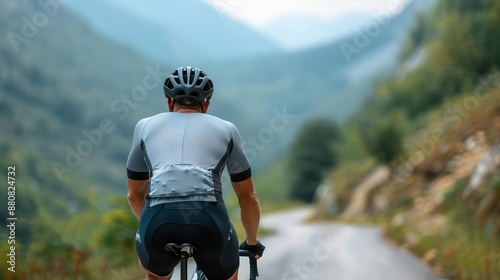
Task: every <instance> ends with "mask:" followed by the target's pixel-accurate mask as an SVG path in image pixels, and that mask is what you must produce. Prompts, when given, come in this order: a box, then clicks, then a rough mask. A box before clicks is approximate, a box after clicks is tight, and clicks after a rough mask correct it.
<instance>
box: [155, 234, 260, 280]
mask: <svg viewBox="0 0 500 280" xmlns="http://www.w3.org/2000/svg"><path fill="white" fill-rule="evenodd" d="M195 249H196V248H195V247H194V246H193V245H191V244H189V243H183V244H176V243H167V244H166V245H165V250H167V251H171V252H174V254H175V255H176V256H179V257H181V280H187V279H188V278H187V277H188V272H187V269H188V263H187V262H188V259H189V258H191V257H192V256H193V252H194V250H195ZM240 257H248V258H249V260H250V280H255V279H256V278H257V276H259V272H258V269H257V259H256V258H255V253H254V252H252V251H248V250H240ZM191 280H208V279H207V277H206V276H205V273H203V271H201V270H199V269H198V268H196V269H195V270H194V272H193V276H192V277H191Z"/></svg>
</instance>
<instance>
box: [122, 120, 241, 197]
mask: <svg viewBox="0 0 500 280" xmlns="http://www.w3.org/2000/svg"><path fill="white" fill-rule="evenodd" d="M227 161H229V162H230V164H228V172H229V174H230V175H231V176H238V175H240V176H241V175H244V174H242V173H245V172H250V166H249V163H248V160H247V158H246V156H245V154H244V152H243V148H242V144H241V138H240V136H239V133H238V131H237V129H236V127H235V126H234V125H233V124H232V123H230V122H227V121H224V120H222V119H220V118H217V117H214V116H211V115H207V114H201V113H191V114H185V113H173V112H171V113H162V114H158V115H155V116H152V117H150V118H146V119H143V120H141V121H140V122H139V123H138V124H137V126H136V129H135V132H134V140H133V147H132V151H131V153H130V156H129V159H128V162H127V168H128V169H129V171H130V172H132V173H134V172H136V173H142V174H143V175H145V173H147V174H148V175H149V176H150V178H151V181H150V186H149V190H148V198H151V199H152V201H151V206H153V205H155V204H158V203H166V202H178V201H218V200H220V199H219V197H220V195H221V193H222V187H221V182H220V176H221V173H222V171H223V169H224V167H225V164H226V162H227Z"/></svg>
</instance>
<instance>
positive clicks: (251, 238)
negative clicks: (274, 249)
mask: <svg viewBox="0 0 500 280" xmlns="http://www.w3.org/2000/svg"><path fill="white" fill-rule="evenodd" d="M232 185H233V189H234V191H235V193H236V196H237V197H238V202H239V204H240V208H241V222H242V223H243V227H244V228H245V231H246V235H247V243H248V244H249V245H255V244H257V231H258V230H259V222H260V205H259V198H258V196H257V193H256V192H255V190H254V187H253V181H252V178H251V177H250V178H248V179H246V180H243V181H240V182H232Z"/></svg>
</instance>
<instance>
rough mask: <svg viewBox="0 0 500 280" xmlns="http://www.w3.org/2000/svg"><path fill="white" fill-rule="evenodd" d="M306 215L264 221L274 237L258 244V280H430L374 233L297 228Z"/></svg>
mask: <svg viewBox="0 0 500 280" xmlns="http://www.w3.org/2000/svg"><path fill="white" fill-rule="evenodd" d="M310 211H311V210H310V209H308V208H301V209H297V210H293V211H287V212H282V213H275V214H272V215H268V216H265V217H263V219H262V226H263V227H268V228H273V229H275V230H276V234H275V235H272V236H269V237H265V238H262V242H263V243H264V244H265V245H266V247H267V249H266V251H265V254H264V257H263V258H262V259H260V260H259V271H260V275H261V276H260V277H259V278H257V279H258V280H305V279H314V280H324V279H325V280H330V279H332V280H357V279H360V280H376V279H381V280H382V279H383V280H403V279H404V280H431V279H432V280H434V279H439V278H438V277H436V276H434V275H433V274H432V272H431V271H430V269H429V268H428V267H427V266H426V265H425V264H423V263H422V262H421V261H419V260H418V259H416V258H414V257H412V256H411V255H409V254H405V253H403V252H401V251H400V250H399V249H397V248H395V247H393V246H390V245H388V244H386V243H385V242H384V241H383V240H382V239H381V231H380V230H379V229H378V228H375V227H365V226H353V225H342V224H331V223H308V224H305V223H302V220H303V219H304V218H305V217H307V216H308V215H309V214H310ZM241 260H242V265H241V269H240V277H239V279H248V273H247V271H248V264H247V263H248V262H247V260H246V259H241Z"/></svg>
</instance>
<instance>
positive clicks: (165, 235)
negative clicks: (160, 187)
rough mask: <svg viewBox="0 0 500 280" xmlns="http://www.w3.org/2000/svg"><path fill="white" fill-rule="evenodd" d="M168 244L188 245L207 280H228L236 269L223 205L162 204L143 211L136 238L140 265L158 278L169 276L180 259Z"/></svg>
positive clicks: (233, 243) (234, 246) (236, 257)
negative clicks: (192, 247)
mask: <svg viewBox="0 0 500 280" xmlns="http://www.w3.org/2000/svg"><path fill="white" fill-rule="evenodd" d="M167 243H176V244H183V243H190V244H192V245H193V246H194V247H195V248H196V250H195V251H194V253H193V257H194V259H195V261H196V264H197V266H198V268H199V269H201V270H202V271H203V272H204V273H205V274H206V276H207V278H208V279H210V280H227V279H229V278H230V277H231V276H232V275H233V274H234V273H235V272H236V270H237V269H238V267H239V248H238V237H237V236H236V232H235V231H234V228H233V225H232V224H231V222H230V221H229V216H228V214H227V210H226V207H225V205H224V202H210V203H207V202H179V203H165V204H160V205H156V206H153V207H150V208H149V207H145V208H144V209H143V212H142V215H141V219H140V223H139V230H138V232H137V235H136V242H135V245H136V250H137V255H138V256H139V259H140V261H141V263H142V265H143V266H144V267H145V268H146V269H147V270H149V271H151V272H153V273H154V274H156V275H158V276H166V275H168V274H170V273H171V272H172V271H173V269H174V267H175V266H176V265H177V264H178V263H179V261H180V257H178V256H176V255H175V254H174V253H173V252H170V251H167V250H166V249H165V245H166V244H167Z"/></svg>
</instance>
